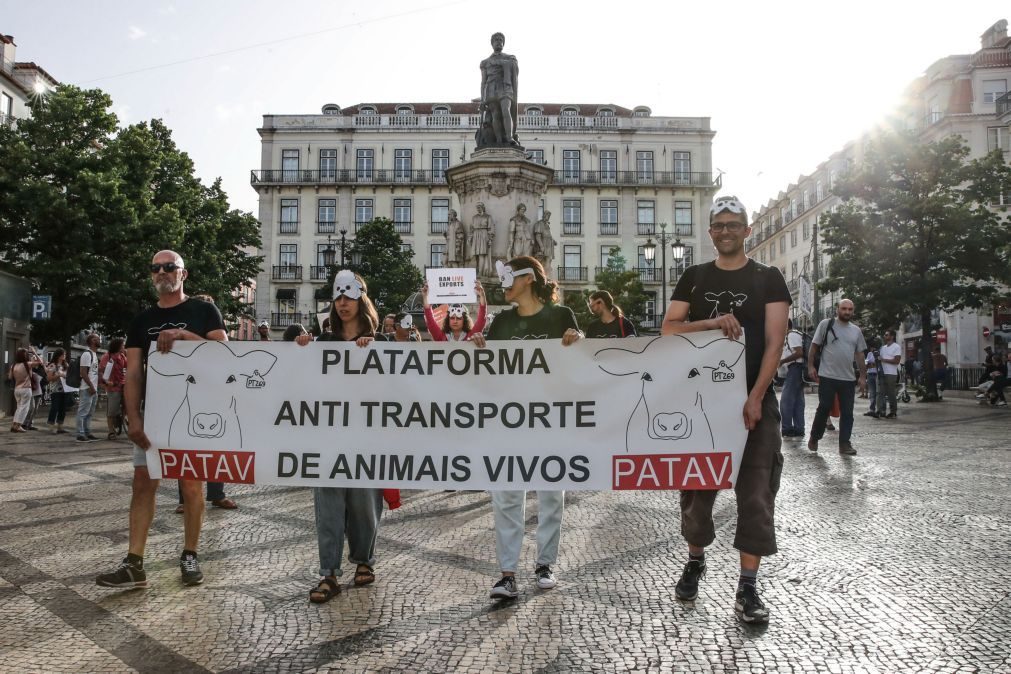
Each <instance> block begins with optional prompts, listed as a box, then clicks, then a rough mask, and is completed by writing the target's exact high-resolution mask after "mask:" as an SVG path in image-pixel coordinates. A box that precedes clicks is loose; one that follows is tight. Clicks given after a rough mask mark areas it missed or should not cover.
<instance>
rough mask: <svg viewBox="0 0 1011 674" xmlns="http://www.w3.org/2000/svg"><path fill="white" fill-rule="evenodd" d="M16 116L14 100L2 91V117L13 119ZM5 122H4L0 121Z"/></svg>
mask: <svg viewBox="0 0 1011 674" xmlns="http://www.w3.org/2000/svg"><path fill="white" fill-rule="evenodd" d="M13 115H14V99H13V98H11V97H10V96H8V95H7V94H5V93H4V92H2V91H0V117H11V116H13ZM0 121H3V120H0Z"/></svg>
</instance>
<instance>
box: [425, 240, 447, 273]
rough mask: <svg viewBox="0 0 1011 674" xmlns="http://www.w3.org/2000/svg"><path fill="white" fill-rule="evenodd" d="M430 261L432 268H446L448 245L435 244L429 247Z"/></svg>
mask: <svg viewBox="0 0 1011 674" xmlns="http://www.w3.org/2000/svg"><path fill="white" fill-rule="evenodd" d="M428 261H429V262H430V263H431V264H429V266H430V267H445V266H446V244H444V243H433V244H432V245H431V246H430V247H429V254H428Z"/></svg>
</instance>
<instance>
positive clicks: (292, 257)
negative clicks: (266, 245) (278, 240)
mask: <svg viewBox="0 0 1011 674" xmlns="http://www.w3.org/2000/svg"><path fill="white" fill-rule="evenodd" d="M277 264H278V265H280V266H282V267H294V266H296V265H298V244H297V243H282V244H281V245H280V246H279V247H278V257H277Z"/></svg>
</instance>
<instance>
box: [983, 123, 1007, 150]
mask: <svg viewBox="0 0 1011 674" xmlns="http://www.w3.org/2000/svg"><path fill="white" fill-rule="evenodd" d="M986 149H987V152H993V151H994V150H1000V151H1001V152H1007V151H1008V150H1009V149H1011V147H1009V145H1008V128H1007V127H1006V126H991V127H989V128H988V129H987V130H986Z"/></svg>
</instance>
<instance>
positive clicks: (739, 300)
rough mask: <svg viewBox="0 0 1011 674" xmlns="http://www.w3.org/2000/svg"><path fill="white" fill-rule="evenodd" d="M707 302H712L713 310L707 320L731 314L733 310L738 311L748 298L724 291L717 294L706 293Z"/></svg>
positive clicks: (741, 294) (740, 294) (742, 294)
mask: <svg viewBox="0 0 1011 674" xmlns="http://www.w3.org/2000/svg"><path fill="white" fill-rule="evenodd" d="M705 297H706V301H707V302H712V304H713V310H712V313H710V314H709V318H716V317H717V316H722V315H723V314H732V313H734V310H735V309H740V308H741V307H742V306H744V303H745V302H747V301H748V296H747V295H745V294H744V293H732V292H730V291H729V290H724V291H723V292H719V293H706V295H705Z"/></svg>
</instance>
